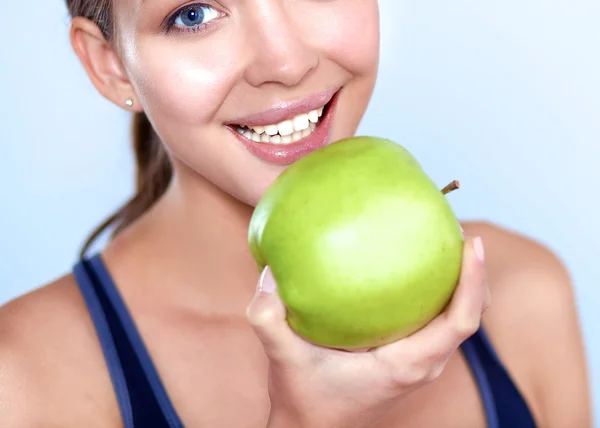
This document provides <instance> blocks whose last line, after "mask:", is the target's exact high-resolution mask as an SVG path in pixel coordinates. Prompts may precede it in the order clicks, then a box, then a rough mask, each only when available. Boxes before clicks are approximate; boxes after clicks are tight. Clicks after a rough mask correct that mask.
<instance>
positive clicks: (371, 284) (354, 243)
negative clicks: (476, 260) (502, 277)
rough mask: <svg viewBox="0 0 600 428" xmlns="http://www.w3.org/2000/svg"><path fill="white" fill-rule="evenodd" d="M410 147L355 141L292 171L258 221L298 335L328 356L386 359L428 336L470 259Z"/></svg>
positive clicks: (254, 234) (273, 190)
mask: <svg viewBox="0 0 600 428" xmlns="http://www.w3.org/2000/svg"><path fill="white" fill-rule="evenodd" d="M444 193H445V191H444V192H441V191H440V190H439V189H438V188H437V187H436V185H435V184H434V183H433V182H432V180H431V179H430V178H429V177H428V176H427V174H426V173H425V172H424V171H423V169H422V167H421V165H420V164H419V163H418V162H417V160H416V159H415V158H414V157H413V156H412V155H411V154H410V153H409V152H408V151H407V150H406V149H405V148H404V147H402V146H401V145H399V144H397V143H395V142H393V141H390V140H388V139H383V138H374V137H353V138H348V139H345V140H341V141H338V142H335V143H332V144H330V145H328V146H326V147H323V148H321V149H319V150H317V151H315V152H312V153H310V154H308V155H307V156H305V157H303V158H301V159H300V160H298V161H297V162H295V163H294V164H292V165H290V166H289V167H288V168H287V169H285V170H284V171H283V172H282V173H281V174H280V175H279V176H278V178H277V179H276V180H275V181H274V182H273V184H272V185H271V186H270V187H269V188H268V189H267V191H266V192H265V193H264V195H263V197H262V198H261V200H260V201H259V203H258V204H257V206H256V208H255V210H254V212H253V215H252V218H251V220H250V225H249V230H248V239H249V246H250V250H251V252H252V255H253V256H254V258H255V259H256V262H257V264H258V267H259V268H260V269H263V268H264V267H265V266H266V265H269V268H270V269H271V271H272V273H273V276H274V278H275V280H276V282H277V285H278V290H279V295H280V297H281V300H282V301H283V303H284V305H285V306H286V309H287V321H288V323H289V325H290V327H291V328H292V329H293V330H294V331H295V332H296V333H297V334H299V335H300V336H301V337H303V338H304V339H306V340H307V341H309V342H311V343H313V344H316V345H320V346H324V347H330V348H337V349H347V350H357V349H365V348H373V347H378V346H381V345H384V344H387V343H390V342H393V341H396V340H398V339H401V338H403V337H405V336H407V335H410V334H412V333H414V332H415V331H417V330H419V329H420V328H422V327H423V326H424V325H425V324H427V323H428V322H429V321H430V320H432V319H433V318H434V317H435V316H437V315H438V314H439V313H440V312H441V311H442V310H443V309H444V308H445V306H446V305H447V304H448V302H449V300H450V298H451V296H452V293H453V291H454V289H455V287H456V285H457V282H458V278H459V274H460V266H461V259H462V248H463V235H462V232H461V228H460V224H459V222H458V220H457V218H456V216H455V215H454V213H453V211H452V209H451V206H450V204H449V203H448V201H447V200H446V196H445V194H444Z"/></svg>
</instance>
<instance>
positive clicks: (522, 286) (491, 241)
mask: <svg viewBox="0 0 600 428" xmlns="http://www.w3.org/2000/svg"><path fill="white" fill-rule="evenodd" d="M464 228H465V234H467V235H471V236H481V237H482V239H483V241H484V246H485V251H486V266H487V269H488V281H489V286H490V290H491V294H492V306H491V308H490V310H489V311H488V312H486V314H485V316H484V319H483V324H484V326H485V328H486V331H488V333H489V335H490V339H491V341H492V342H493V344H494V346H495V347H496V349H497V351H498V354H499V356H500V358H501V359H502V360H503V361H504V363H505V364H506V366H507V369H508V370H509V372H511V375H513V378H514V379H515V381H516V383H517V386H518V387H520V388H521V390H522V392H524V394H525V395H526V397H525V398H526V399H527V400H528V401H529V403H530V404H531V406H532V408H533V411H534V413H536V417H537V418H538V420H539V422H541V424H542V425H544V426H548V427H555V426H556V427H561V426H581V427H589V426H591V421H590V399H589V386H588V381H587V377H588V375H587V367H586V358H585V348H584V344H583V338H582V334H581V332H580V325H579V316H578V312H577V302H576V299H575V294H574V291H573V285H572V282H571V277H570V273H569V271H568V270H567V268H566V267H565V265H564V263H563V262H562V260H561V259H560V258H559V257H558V256H557V255H556V254H555V253H554V252H553V251H551V250H550V249H549V248H548V247H546V246H545V245H543V244H541V243H540V242H537V241H535V240H532V239H530V238H527V237H525V236H523V235H520V234H518V233H516V232H513V231H509V230H507V229H504V228H501V227H498V226H495V225H493V224H489V223H469V224H466V225H465V226H464Z"/></svg>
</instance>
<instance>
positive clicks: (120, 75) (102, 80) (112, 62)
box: [69, 16, 142, 112]
mask: <svg viewBox="0 0 600 428" xmlns="http://www.w3.org/2000/svg"><path fill="white" fill-rule="evenodd" d="M69 39H70V41H71V46H72V48H73V50H74V51H75V54H76V55H77V57H78V58H79V60H80V61H81V64H82V65H83V67H84V69H85V71H86V72H87V74H88V76H89V78H90V80H91V81H92V84H93V85H94V86H95V87H96V89H97V90H98V91H99V92H100V93H101V94H102V95H103V96H104V97H105V98H106V99H108V100H109V101H112V102H113V103H115V104H116V105H118V106H120V107H122V108H125V109H127V110H129V111H133V112H141V111H142V108H141V106H140V103H139V101H138V99H137V97H136V95H135V91H134V88H133V85H132V84H131V82H130V81H129V78H128V77H127V74H126V73H125V70H124V68H123V65H122V63H121V61H120V59H119V56H118V54H117V52H116V51H115V47H114V46H113V45H112V44H110V43H109V42H108V41H107V40H106V38H105V37H104V35H103V34H102V31H100V29H99V28H98V26H97V25H95V24H94V23H93V22H92V21H90V20H89V19H87V18H83V17H80V16H77V17H75V18H73V19H72V20H71V25H70V30H69ZM128 99H131V101H133V103H127V100H128ZM128 104H131V105H128Z"/></svg>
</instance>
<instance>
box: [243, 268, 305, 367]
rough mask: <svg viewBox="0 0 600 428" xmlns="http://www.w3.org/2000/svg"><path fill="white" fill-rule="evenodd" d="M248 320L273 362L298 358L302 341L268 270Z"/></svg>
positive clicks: (264, 271)
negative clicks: (291, 325) (294, 331)
mask: <svg viewBox="0 0 600 428" xmlns="http://www.w3.org/2000/svg"><path fill="white" fill-rule="evenodd" d="M246 317H247V319H248V321H249V322H250V325H251V326H252V328H253V329H254V332H255V334H256V335H257V336H258V338H259V339H260V341H261V343H262V345H263V347H264V349H265V353H266V354H267V356H268V357H269V358H270V359H271V360H274V361H284V360H290V359H292V358H297V357H298V356H299V355H297V354H299V353H300V352H301V349H299V343H298V341H299V338H298V337H296V335H295V334H294V333H293V331H292V330H291V329H290V327H289V325H288V323H287V320H286V309H285V306H284V305H283V302H282V301H281V299H280V298H279V295H278V293H277V284H276V282H275V278H273V274H272V273H271V270H270V269H269V267H266V268H265V269H264V270H263V272H262V274H261V276H260V279H259V281H258V287H257V292H256V294H255V296H254V298H253V299H252V302H251V303H250V305H249V306H248V308H247V310H246Z"/></svg>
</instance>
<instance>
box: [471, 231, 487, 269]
mask: <svg viewBox="0 0 600 428" xmlns="http://www.w3.org/2000/svg"><path fill="white" fill-rule="evenodd" d="M473 249H474V250H475V255H476V256H477V260H479V262H480V263H483V262H484V261H485V251H484V249H483V241H482V240H481V238H480V237H479V236H478V237H477V238H475V239H474V240H473Z"/></svg>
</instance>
